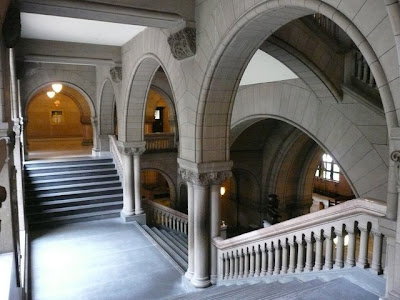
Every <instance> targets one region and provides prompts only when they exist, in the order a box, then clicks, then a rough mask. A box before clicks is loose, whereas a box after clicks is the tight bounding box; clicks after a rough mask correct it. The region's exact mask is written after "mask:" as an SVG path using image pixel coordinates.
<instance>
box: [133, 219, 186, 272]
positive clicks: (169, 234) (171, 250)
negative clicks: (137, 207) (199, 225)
mask: <svg viewBox="0 0 400 300" xmlns="http://www.w3.org/2000/svg"><path fill="white" fill-rule="evenodd" d="M135 225H136V226H138V227H139V229H140V230H141V231H142V233H143V234H144V235H145V236H146V237H147V238H148V239H150V240H151V241H153V242H154V243H155V244H156V245H157V246H158V248H159V250H160V251H161V252H162V253H163V254H164V256H166V257H167V258H168V259H169V260H170V261H171V263H173V264H174V265H175V267H176V268H177V269H178V270H179V271H180V272H181V274H184V273H185V271H186V270H187V267H188V241H187V236H186V235H185V234H183V233H180V232H177V231H175V230H171V229H168V228H163V227H162V226H161V227H160V228H157V227H149V226H147V225H138V224H137V223H136V224H135Z"/></svg>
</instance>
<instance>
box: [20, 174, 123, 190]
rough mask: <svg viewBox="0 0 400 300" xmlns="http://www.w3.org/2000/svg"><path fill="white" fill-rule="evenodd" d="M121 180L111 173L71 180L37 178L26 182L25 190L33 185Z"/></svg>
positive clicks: (64, 184)
mask: <svg viewBox="0 0 400 300" xmlns="http://www.w3.org/2000/svg"><path fill="white" fill-rule="evenodd" d="M115 180H119V176H118V174H111V175H97V176H96V175H95V176H88V177H75V178H71V179H69V180H66V179H65V178H58V179H50V180H37V181H34V182H32V183H28V182H25V190H30V189H32V188H33V187H35V188H42V187H51V186H60V185H62V186H70V185H75V184H78V183H92V182H104V181H115Z"/></svg>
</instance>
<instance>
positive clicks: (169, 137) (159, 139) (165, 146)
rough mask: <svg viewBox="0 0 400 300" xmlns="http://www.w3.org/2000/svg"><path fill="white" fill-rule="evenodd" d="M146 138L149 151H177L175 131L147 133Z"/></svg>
mask: <svg viewBox="0 0 400 300" xmlns="http://www.w3.org/2000/svg"><path fill="white" fill-rule="evenodd" d="M144 140H145V141H146V151H147V152H160V151H176V142H175V134H174V133H147V134H145V135H144Z"/></svg>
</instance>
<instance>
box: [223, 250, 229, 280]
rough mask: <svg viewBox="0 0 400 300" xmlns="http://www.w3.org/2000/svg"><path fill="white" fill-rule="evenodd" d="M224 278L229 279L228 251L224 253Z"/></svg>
mask: <svg viewBox="0 0 400 300" xmlns="http://www.w3.org/2000/svg"><path fill="white" fill-rule="evenodd" d="M224 258H225V259H224V279H229V262H230V259H229V255H228V252H227V253H225V255H224Z"/></svg>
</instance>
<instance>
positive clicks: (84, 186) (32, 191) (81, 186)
mask: <svg viewBox="0 0 400 300" xmlns="http://www.w3.org/2000/svg"><path fill="white" fill-rule="evenodd" d="M120 186H121V182H120V181H119V180H113V181H101V182H97V181H96V182H88V183H75V184H71V185H67V186H65V185H62V184H61V183H59V185H53V186H46V187H37V186H36V185H35V186H33V187H32V186H31V188H29V189H25V193H26V194H27V195H29V196H36V195H37V196H40V195H46V194H50V193H54V192H59V193H61V192H69V191H70V192H73V191H76V190H81V191H83V190H89V189H94V188H106V187H120Z"/></svg>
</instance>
